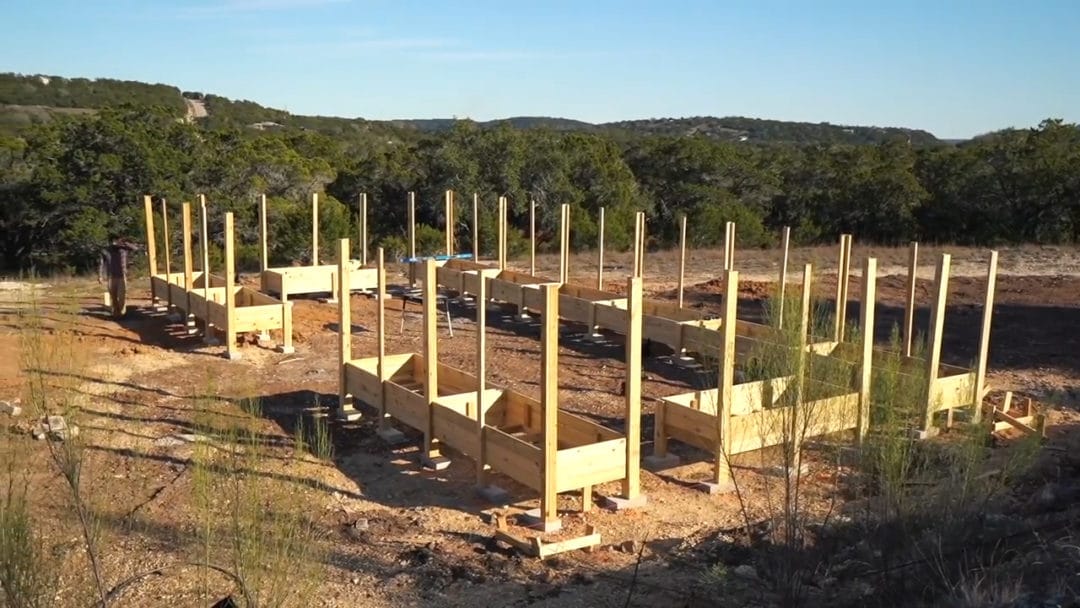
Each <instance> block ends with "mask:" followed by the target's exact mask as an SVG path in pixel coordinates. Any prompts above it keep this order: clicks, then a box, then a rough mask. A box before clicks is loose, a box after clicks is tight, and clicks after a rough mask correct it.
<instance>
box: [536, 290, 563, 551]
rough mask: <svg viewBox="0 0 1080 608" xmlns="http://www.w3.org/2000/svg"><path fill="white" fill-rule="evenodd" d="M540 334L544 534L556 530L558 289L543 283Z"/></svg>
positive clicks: (542, 518)
mask: <svg viewBox="0 0 1080 608" xmlns="http://www.w3.org/2000/svg"><path fill="white" fill-rule="evenodd" d="M541 289H543V291H544V312H543V316H542V318H541V334H540V340H541V345H540V361H541V364H540V410H541V415H542V417H543V420H542V423H541V426H542V433H543V440H542V445H541V453H542V459H543V462H542V465H543V466H542V470H541V475H542V476H543V484H542V485H543V494H542V495H541V498H540V525H541V527H542V528H543V530H544V531H549V530H553V529H557V528H558V527H559V523H560V522H559V511H558V506H559V496H558V491H557V489H558V475H557V473H558V468H557V467H558V464H557V463H558V452H559V286H558V285H552V284H550V283H549V284H546V285H543V286H542V287H541Z"/></svg>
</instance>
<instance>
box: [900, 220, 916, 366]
mask: <svg viewBox="0 0 1080 608" xmlns="http://www.w3.org/2000/svg"><path fill="white" fill-rule="evenodd" d="M918 268H919V243H918V242H917V241H912V242H911V253H910V257H909V259H908V275H907V300H906V301H905V303H904V356H905V357H910V356H911V346H912V341H913V340H914V339H915V286H916V282H917V281H918Z"/></svg>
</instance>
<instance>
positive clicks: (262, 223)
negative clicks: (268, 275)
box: [259, 194, 270, 270]
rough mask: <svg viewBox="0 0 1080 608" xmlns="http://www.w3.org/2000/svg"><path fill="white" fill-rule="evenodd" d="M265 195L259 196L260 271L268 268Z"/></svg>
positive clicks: (268, 254)
mask: <svg viewBox="0 0 1080 608" xmlns="http://www.w3.org/2000/svg"><path fill="white" fill-rule="evenodd" d="M266 223H267V222H266V195H265V194H260V195H259V251H260V254H259V263H260V265H261V266H260V268H259V269H260V270H266V269H267V268H269V267H270V253H269V248H268V247H267V244H266V241H267V237H268V235H267V232H266Z"/></svg>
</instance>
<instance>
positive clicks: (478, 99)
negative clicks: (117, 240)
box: [0, 0, 1080, 137]
mask: <svg viewBox="0 0 1080 608" xmlns="http://www.w3.org/2000/svg"><path fill="white" fill-rule="evenodd" d="M0 1H2V3H3V9H4V10H3V12H2V14H3V16H4V17H3V22H2V24H0V71H14V72H20V73H45V74H56V75H61V76H87V77H111V78H124V79H133V80H144V81H151V82H164V83H168V84H175V85H177V86H179V87H181V88H183V89H191V90H200V91H207V92H213V93H217V94H220V95H225V96H227V97H232V98H242V99H251V100H254V101H257V102H259V103H262V104H263V105H268V106H273V107H279V108H285V109H287V110H289V111H290V112H293V113H298V114H323V115H337V116H349V117H353V116H361V117H365V118H372V119H387V118H432V117H449V116H453V115H457V116H459V117H465V116H467V117H470V118H474V119H477V120H488V119H492V118H501V117H507V116H519V115H542V116H562V117H566V118H576V119H580V120H587V121H590V122H604V121H612V120H622V119H630V118H650V117H661V116H675V117H678V116H695V115H715V116H728V115H742V116H752V117H760V118H775V119H783V120H804V121H811V122H821V121H828V122H832V123H838V124H872V125H880V126H907V127H916V128H924V129H928V130H930V131H932V132H933V133H935V134H936V135H938V136H939V137H968V136H972V135H976V134H978V133H981V132H985V131H989V130H994V129H999V128H1003V127H1008V126H1016V127H1028V126H1034V125H1035V124H1037V123H1038V122H1039V121H1040V120H1041V119H1043V118H1047V117H1056V118H1064V119H1066V120H1069V121H1071V122H1076V121H1077V120H1080V115H1078V114H1080V75H1078V72H1077V67H1078V66H1080V0H1063V1H1058V2H1052V1H1048V0H1047V1H1038V0H1031V1H1024V2H1021V1H1019V0H1009V1H1005V0H936V1H923V0H911V1H891V2H880V1H874V0H866V1H860V2H855V1H829V0H802V1H795V0H791V1H787V2H779V1H771V0H761V1H746V2H723V1H721V0H667V1H660V0H656V1H651V2H645V1H637V0H624V1H617V0H576V1H564V0H534V1H530V2H524V1H517V0H503V1H495V0H488V1H484V0H472V1H470V0H457V1H449V0H446V1H441V0H200V1H193V2H184V1H182V0H175V1H172V2H159V1H157V0H139V1H136V0H121V1H110V0H35V1H34V2H29V1H25V2H23V1H19V0H0Z"/></svg>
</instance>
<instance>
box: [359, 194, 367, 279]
mask: <svg viewBox="0 0 1080 608" xmlns="http://www.w3.org/2000/svg"><path fill="white" fill-rule="evenodd" d="M367 251H368V245H367V192H361V193H360V266H362V267H363V266H367Z"/></svg>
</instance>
